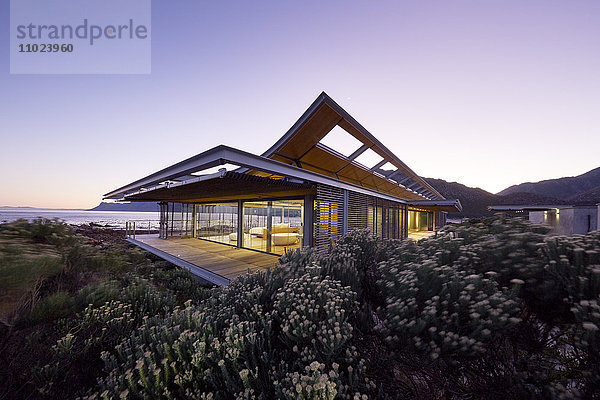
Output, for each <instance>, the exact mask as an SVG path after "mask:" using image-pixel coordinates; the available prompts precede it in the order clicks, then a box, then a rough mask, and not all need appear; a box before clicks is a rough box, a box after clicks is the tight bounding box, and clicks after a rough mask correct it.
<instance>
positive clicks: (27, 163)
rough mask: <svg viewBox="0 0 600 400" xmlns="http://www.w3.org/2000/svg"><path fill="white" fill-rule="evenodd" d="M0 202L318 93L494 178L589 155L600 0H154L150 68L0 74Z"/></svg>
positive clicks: (287, 110) (401, 138) (408, 154)
mask: <svg viewBox="0 0 600 400" xmlns="http://www.w3.org/2000/svg"><path fill="white" fill-rule="evenodd" d="M0 7H1V8H0V14H1V18H2V19H1V21H2V23H1V24H0V32H1V35H2V39H3V40H2V41H1V42H0V54H1V58H0V62H1V64H0V67H1V71H2V72H1V73H0V171H1V172H0V206H35V207H56V208H91V207H93V206H95V205H97V204H98V203H99V202H100V201H101V197H102V194H104V193H107V192H109V191H111V190H113V189H116V188H117V187H120V186H123V185H124V184H127V183H130V182H131V181H133V180H136V179H138V178H141V177H143V176H146V175H148V174H150V173H152V172H155V171H157V170H158V169H161V168H164V167H166V166H169V165H171V164H173V163H175V162H178V161H181V160H183V159H185V158H187V157H190V156H193V155H195V154H197V153H200V152H202V151H204V150H207V149H209V148H211V147H214V146H216V145H219V144H226V145H230V146H234V147H237V148H240V149H242V150H246V151H249V152H252V153H255V154H260V153H262V152H263V151H265V150H266V149H267V148H269V147H270V146H271V145H272V144H273V143H274V142H275V141H276V140H277V139H278V138H279V137H280V136H281V135H283V134H284V133H285V132H286V131H287V130H288V129H289V127H290V126H291V125H292V124H293V123H294V122H295V121H296V119H297V118H298V117H299V116H300V115H301V114H302V113H303V112H304V111H305V109H306V108H307V107H308V106H309V105H310V103H311V102H312V101H313V100H314V99H315V98H316V97H317V96H318V95H319V93H320V92H321V91H326V92H327V93H328V94H329V95H330V96H331V97H332V98H333V99H334V100H336V101H337V102H338V103H339V104H340V105H341V106H342V107H344V108H345V109H346V110H347V111H348V112H349V113H350V114H351V115H352V116H354V117H355V118H356V119H357V120H358V121H359V122H360V123H361V124H362V125H363V126H364V127H366V128H367V129H368V130H369V131H370V132H371V133H372V134H374V135H375V136H376V137H377V138H379V139H380V141H381V142H382V143H383V144H385V145H386V146H387V147H388V148H389V149H390V150H392V151H393V152H394V153H395V154H396V155H397V156H398V157H399V158H400V159H402V160H403V161H404V162H405V163H406V164H407V165H408V166H410V167H411V168H412V169H413V170H414V171H415V172H417V173H418V174H419V175H421V176H424V177H432V178H441V179H445V180H448V181H458V182H460V183H463V184H466V185H468V186H475V187H481V188H482V189H485V190H488V191H490V192H493V193H495V192H497V191H499V190H502V189H504V188H506V187H507V186H510V185H513V184H517V183H521V182H525V181H538V180H542V179H551V178H557V177H562V176H573V175H579V174H581V173H584V172H586V171H588V170H590V169H593V168H596V167H599V166H600V135H599V133H598V127H600V1H597V0H596V1H572V0H564V1H549V0H543V1H527V0H519V1H507V0H502V1H438V2H434V1H390V2H377V1H373V2H370V1H369V2H368V1H271V2H267V1H236V2H233V1H210V2H206V1H198V0H194V1H187V0H185V1H184V0H180V1H177V2H172V1H166V0H162V1H156V0H154V1H153V2H152V26H151V37H152V65H151V68H152V72H151V74H149V75H11V74H10V70H9V64H10V63H9V59H10V58H9V57H10V52H9V47H8V46H9V45H8V43H9V2H8V1H4V2H2V5H1V6H0Z"/></svg>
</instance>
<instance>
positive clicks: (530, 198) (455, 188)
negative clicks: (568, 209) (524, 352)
mask: <svg viewBox="0 0 600 400" xmlns="http://www.w3.org/2000/svg"><path fill="white" fill-rule="evenodd" d="M426 180H427V182H429V183H430V184H431V186H433V187H434V188H435V189H436V190H437V191H438V192H440V193H441V194H442V195H443V196H444V197H445V198H447V199H459V200H460V202H461V204H462V206H463V211H462V212H460V213H449V214H448V216H449V217H450V218H465V217H483V216H490V215H492V213H491V212H490V211H488V209H487V207H488V206H490V205H501V204H564V203H567V202H566V201H564V200H559V199H556V198H553V197H549V196H543V195H538V194H534V193H525V192H514V193H510V194H507V195H504V196H499V195H496V194H492V193H490V192H487V191H485V190H483V189H480V188H472V187H468V186H465V185H463V184H461V183H457V182H446V181H445V180H443V179H435V178H426Z"/></svg>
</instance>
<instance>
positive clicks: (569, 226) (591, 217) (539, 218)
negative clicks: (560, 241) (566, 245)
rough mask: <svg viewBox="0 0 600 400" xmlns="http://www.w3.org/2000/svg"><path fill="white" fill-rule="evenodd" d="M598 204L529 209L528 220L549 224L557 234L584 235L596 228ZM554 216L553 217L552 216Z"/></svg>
mask: <svg viewBox="0 0 600 400" xmlns="http://www.w3.org/2000/svg"><path fill="white" fill-rule="evenodd" d="M599 210H600V206H598V207H594V206H589V207H588V206H575V207H568V208H561V209H559V211H558V213H556V214H555V213H554V211H553V210H552V211H530V212H529V220H530V221H531V222H534V223H538V224H544V225H550V226H552V227H553V228H554V233H556V234H558V235H567V236H570V235H585V234H587V233H588V232H592V231H595V230H598V226H599V223H600V215H599V214H600V213H599ZM554 216H555V217H554Z"/></svg>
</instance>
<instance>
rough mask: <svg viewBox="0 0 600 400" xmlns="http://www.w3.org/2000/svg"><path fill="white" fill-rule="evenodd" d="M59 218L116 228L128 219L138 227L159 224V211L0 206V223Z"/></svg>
mask: <svg viewBox="0 0 600 400" xmlns="http://www.w3.org/2000/svg"><path fill="white" fill-rule="evenodd" d="M40 217H41V218H48V219H52V218H58V219H60V220H62V221H64V222H65V223H67V224H73V225H81V224H89V223H90V222H93V223H96V224H100V225H108V226H110V227H114V228H124V227H125V222H126V221H131V220H135V221H138V222H137V223H136V225H137V226H138V227H140V228H141V227H146V226H148V224H149V223H150V225H151V226H152V227H153V228H154V227H156V226H158V219H159V215H158V213H157V212H115V211H83V210H53V209H42V208H39V209H33V210H32V209H27V208H25V209H19V208H3V207H0V223H2V222H10V221H15V220H17V219H21V218H22V219H26V220H29V221H31V220H33V219H35V218H40Z"/></svg>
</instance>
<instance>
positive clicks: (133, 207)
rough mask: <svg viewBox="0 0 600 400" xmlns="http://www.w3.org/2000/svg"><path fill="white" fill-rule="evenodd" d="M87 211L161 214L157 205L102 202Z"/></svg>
mask: <svg viewBox="0 0 600 400" xmlns="http://www.w3.org/2000/svg"><path fill="white" fill-rule="evenodd" d="M87 211H133V212H159V209H158V204H156V203H106V202H102V203H100V204H98V205H97V206H96V207H94V208H91V209H89V210H87Z"/></svg>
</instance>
